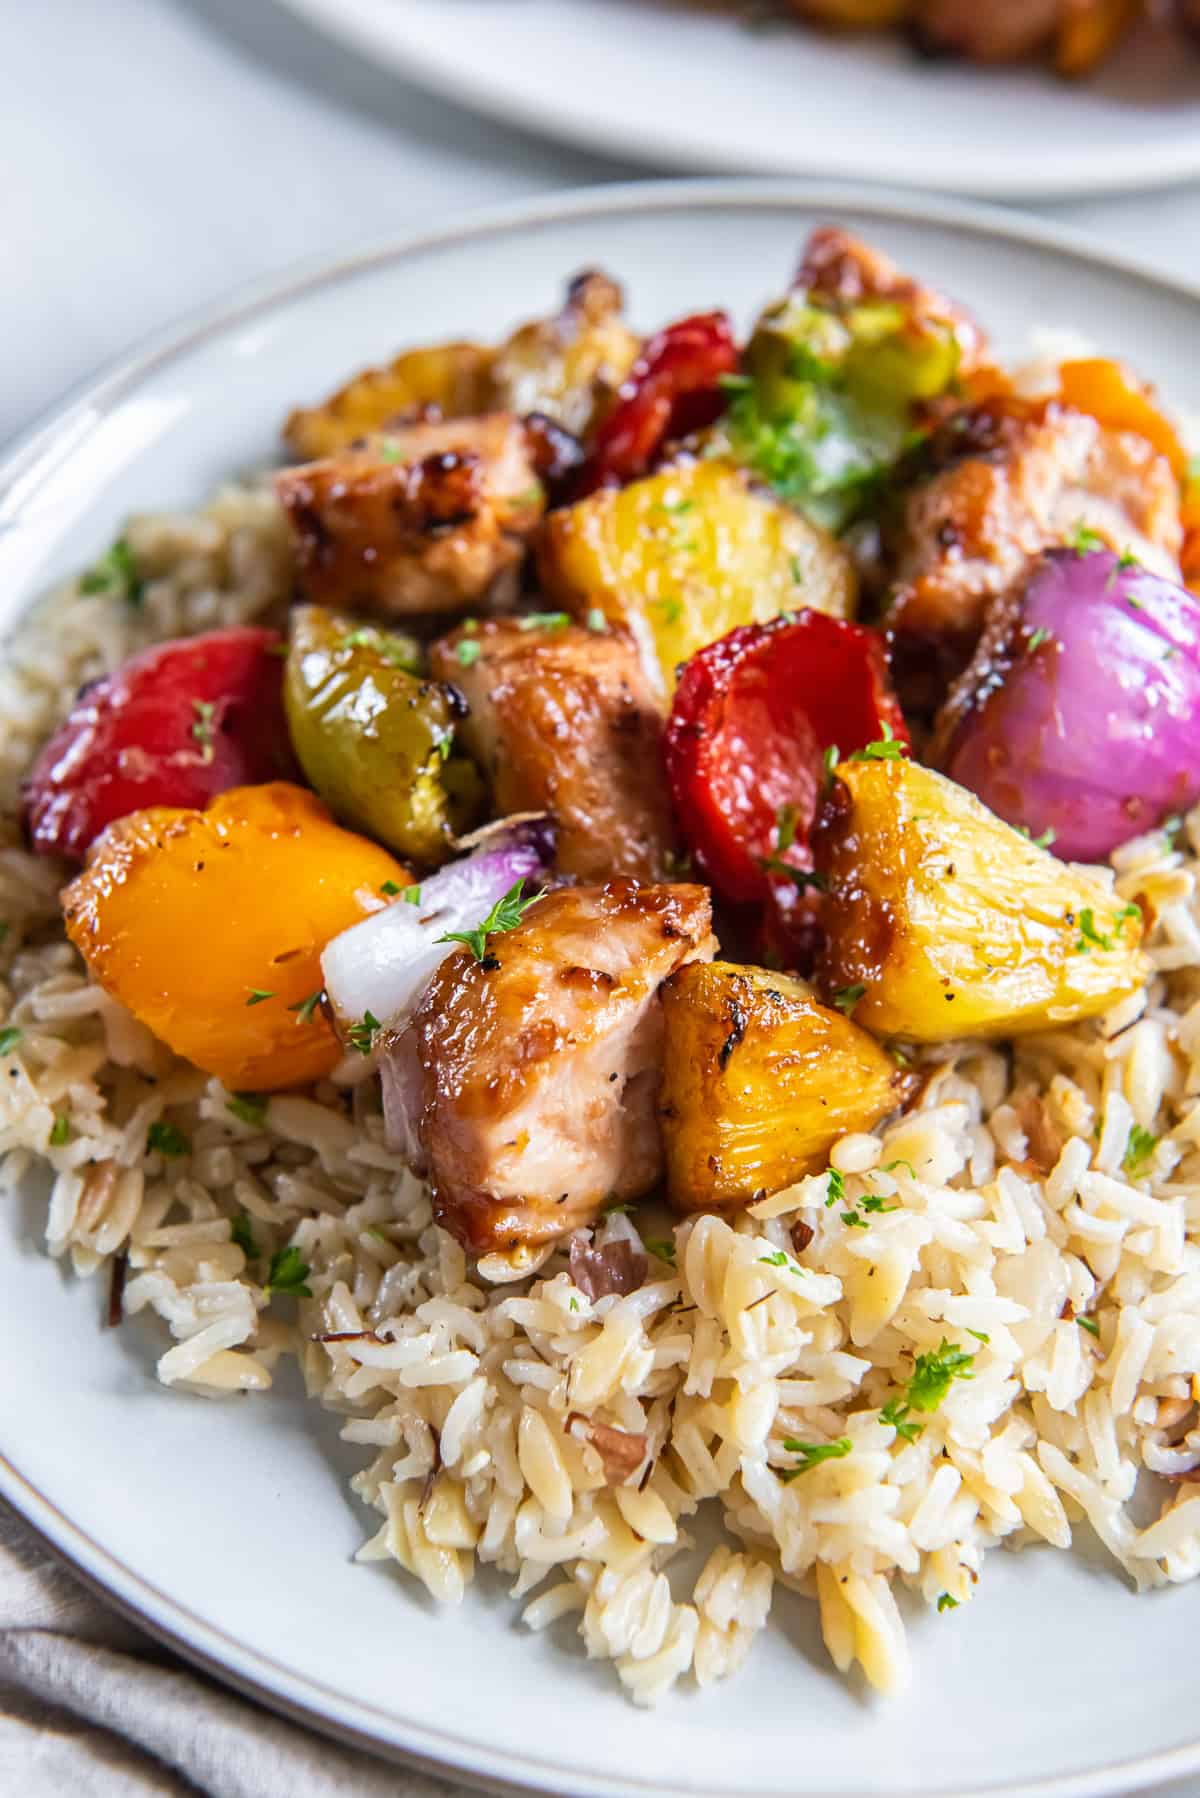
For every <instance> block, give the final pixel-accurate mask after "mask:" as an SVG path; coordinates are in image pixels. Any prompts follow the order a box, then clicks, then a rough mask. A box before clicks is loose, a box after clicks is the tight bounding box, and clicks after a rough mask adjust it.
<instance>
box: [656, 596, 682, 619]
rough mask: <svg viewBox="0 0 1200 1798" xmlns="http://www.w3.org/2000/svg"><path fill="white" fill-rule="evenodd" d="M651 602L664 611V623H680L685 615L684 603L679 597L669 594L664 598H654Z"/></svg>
mask: <svg viewBox="0 0 1200 1798" xmlns="http://www.w3.org/2000/svg"><path fill="white" fill-rule="evenodd" d="M650 603H651V605H655V606H657V607H658V609H659V611H660V612H661V613H662V619H663V623H664V624H678V623H679V620H680V619H681V618H682V617H683V604H682V602H681V601H680V600H678V599H672V598H670V597H669V596H668V597H666V598H664V599H653V600H651V602H650Z"/></svg>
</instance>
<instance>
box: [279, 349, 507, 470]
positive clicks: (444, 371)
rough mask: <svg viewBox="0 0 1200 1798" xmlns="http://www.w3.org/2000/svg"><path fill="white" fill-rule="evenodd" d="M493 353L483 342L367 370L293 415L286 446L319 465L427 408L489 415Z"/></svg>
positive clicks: (448, 414) (409, 355)
mask: <svg viewBox="0 0 1200 1798" xmlns="http://www.w3.org/2000/svg"><path fill="white" fill-rule="evenodd" d="M493 354H494V352H493V351H492V350H485V349H484V348H483V347H482V345H480V344H477V343H439V344H433V345H431V346H430V348H428V349H422V350H406V351H405V353H404V354H403V355H402V356H397V357H396V359H395V361H394V362H389V363H388V365H387V367H386V368H366V369H364V370H363V371H362V373H361V374H357V375H355V377H354V379H353V380H352V381H348V382H347V383H346V385H345V386H344V387H341V388H339V389H338V391H337V392H336V393H334V394H332V395H331V396H330V397H329V399H327V400H326V401H325V402H324V403H323V404H322V405H320V406H314V407H311V408H308V409H306V408H303V407H302V408H300V409H299V410H297V411H295V412H293V413H292V414H291V416H290V418H289V419H288V421H287V423H286V424H285V425H284V427H283V439H284V442H285V443H286V444H287V446H288V448H289V450H291V452H292V454H293V456H294V457H295V458H296V460H297V461H298V462H316V461H318V460H319V459H320V458H321V457H322V456H335V455H337V453H338V451H339V450H344V449H348V448H349V446H350V445H351V444H352V443H357V442H358V441H359V440H360V439H361V438H363V437H370V436H371V435H373V433H375V432H376V431H382V430H383V429H384V428H385V426H387V425H389V424H391V423H392V422H393V420H395V419H397V418H402V417H403V416H404V415H405V414H409V415H411V414H413V413H415V412H419V411H420V410H421V409H422V408H424V407H426V406H432V407H436V409H437V410H438V411H439V412H440V413H441V415H442V416H443V418H462V417H464V416H465V415H466V414H468V413H471V412H486V411H487V410H488V408H489V407H490V405H491V403H492V390H491V367H492V357H493Z"/></svg>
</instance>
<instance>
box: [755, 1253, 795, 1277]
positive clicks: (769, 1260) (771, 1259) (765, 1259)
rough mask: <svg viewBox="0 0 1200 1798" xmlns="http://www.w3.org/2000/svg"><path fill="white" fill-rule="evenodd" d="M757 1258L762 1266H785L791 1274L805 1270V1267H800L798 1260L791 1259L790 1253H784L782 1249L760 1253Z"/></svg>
mask: <svg viewBox="0 0 1200 1798" xmlns="http://www.w3.org/2000/svg"><path fill="white" fill-rule="evenodd" d="M758 1259H759V1261H760V1262H761V1263H762V1265H763V1267H786V1268H787V1270H788V1272H789V1273H793V1274H802V1273H805V1272H807V1269H805V1268H803V1267H801V1265H800V1263H799V1262H798V1261H793V1260H792V1257H791V1256H790V1255H785V1254H784V1252H783V1250H782V1249H772V1251H771V1253H770V1254H769V1255H760V1256H759V1258H758Z"/></svg>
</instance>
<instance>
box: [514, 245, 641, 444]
mask: <svg viewBox="0 0 1200 1798" xmlns="http://www.w3.org/2000/svg"><path fill="white" fill-rule="evenodd" d="M623 305H624V295H623V294H622V292H621V288H620V285H619V283H618V282H616V281H614V280H612V279H611V278H610V276H608V275H606V274H603V273H601V271H600V270H598V269H585V270H584V272H583V273H582V274H579V275H576V276H575V278H574V279H573V280H572V281H571V282H570V284H569V285H568V287H567V295H566V299H565V301H564V303H563V306H562V309H561V311H559V312H557V313H555V314H554V315H553V316H552V317H550V318H539V319H535V320H534V321H533V323H532V324H528V325H522V326H521V328H520V330H518V331H514V332H513V335H512V336H511V337H510V338H509V340H508V342H507V343H506V344H504V345H503V347H502V348H501V349H500V350H499V351H498V352H497V354H496V358H495V362H494V364H493V367H492V390H493V395H494V399H493V404H495V405H497V406H504V407H507V408H508V410H509V411H510V412H517V413H520V414H522V415H524V414H526V413H529V412H538V413H541V414H543V415H544V416H545V417H547V418H552V419H553V420H554V421H555V423H556V424H559V425H562V426H563V427H564V429H566V430H567V431H570V432H571V433H573V434H574V435H575V436H583V434H584V433H585V432H586V431H588V430H590V429H591V428H592V427H593V426H594V425H595V424H596V422H597V421H598V419H599V418H600V417H601V416H602V415H603V414H604V412H606V411H607V409H608V407H609V406H610V405H611V403H612V400H613V397H614V395H615V394H616V391H617V389H618V387H619V386H620V385H621V382H622V381H623V380H624V379H625V377H626V375H627V374H628V373H629V371H630V369H631V368H632V367H633V364H634V362H635V360H636V358H637V353H638V350H639V349H640V348H641V340H640V339H639V338H638V337H636V336H635V335H634V333H633V332H632V331H631V330H630V329H629V326H628V325H627V324H626V323H625V322H624V320H623V318H622V316H621V310H622V307H623Z"/></svg>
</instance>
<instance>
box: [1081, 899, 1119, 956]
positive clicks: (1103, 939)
mask: <svg viewBox="0 0 1200 1798" xmlns="http://www.w3.org/2000/svg"><path fill="white" fill-rule="evenodd" d="M1093 948H1096V949H1111V948H1112V938H1111V937H1110V936H1105V935H1104V932H1103V931H1101V930H1097V929H1096V914H1095V912H1094V911H1093V910H1092V908H1091V906H1090V905H1085V906H1084V908H1083V910H1082V911H1081V912H1080V914H1079V940H1078V942H1077V943H1076V944H1075V953H1076V955H1087V954H1088V953H1089V951H1090V950H1091V949H1093Z"/></svg>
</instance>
